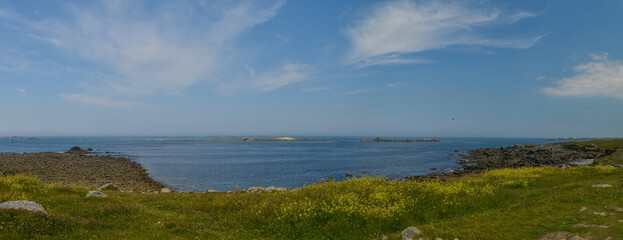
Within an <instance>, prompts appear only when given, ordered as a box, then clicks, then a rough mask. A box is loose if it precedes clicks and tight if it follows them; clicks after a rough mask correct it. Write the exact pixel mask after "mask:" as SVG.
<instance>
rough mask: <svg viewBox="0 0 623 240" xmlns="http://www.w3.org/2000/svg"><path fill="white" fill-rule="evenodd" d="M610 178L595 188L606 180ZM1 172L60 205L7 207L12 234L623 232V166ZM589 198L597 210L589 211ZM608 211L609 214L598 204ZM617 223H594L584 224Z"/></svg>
mask: <svg viewBox="0 0 623 240" xmlns="http://www.w3.org/2000/svg"><path fill="white" fill-rule="evenodd" d="M603 183H606V184H610V185H612V187H610V188H593V187H591V185H594V184H603ZM87 191H88V189H83V188H79V187H61V186H52V185H43V184H41V183H40V181H39V180H37V179H34V178H29V177H24V176H10V177H1V178H0V201H8V200H22V199H23V200H31V201H35V202H38V203H40V204H42V205H43V206H44V207H45V208H46V210H47V211H48V213H49V214H42V213H31V212H24V211H19V210H5V209H2V210H0V238H5V239H27V238H41V239H85V238H91V239H190V238H199V239H381V238H382V237H383V236H388V237H389V238H390V239H400V232H401V231H402V230H403V229H405V228H407V227H409V226H417V227H418V228H420V229H421V230H422V231H423V237H428V238H430V239H434V238H436V237H441V238H443V239H454V238H459V239H534V238H537V237H539V236H542V235H544V234H545V233H547V232H553V231H568V232H572V233H574V234H578V235H581V236H587V235H590V236H591V237H592V238H593V239H605V238H606V237H608V236H611V237H613V239H623V222H619V221H618V220H623V212H617V211H615V210H614V208H612V207H613V206H616V207H620V208H623V169H620V168H619V169H615V168H611V167H604V166H592V167H579V168H569V169H558V168H553V167H540V168H521V169H501V170H493V171H489V172H487V173H484V174H481V175H478V176H474V177H466V178H460V179H454V180H449V181H445V182H439V181H427V182H414V181H391V180H388V179H384V178H371V177H362V178H353V179H350V180H347V181H342V182H323V183H316V184H312V185H310V186H307V187H304V188H301V189H298V190H296V191H291V192H286V193H284V192H272V193H237V194H227V193H170V194H140V193H126V192H119V191H105V193H106V194H108V196H109V197H108V198H105V199H93V198H91V199H86V198H84V196H85V195H86V193H87ZM582 207H587V208H588V210H587V211H580V209H581V208H582ZM595 211H597V212H606V213H607V215H606V216H599V215H595V214H593V212H595ZM579 223H583V224H589V225H590V224H594V225H607V226H609V228H606V229H602V228H584V227H574V225H576V224H579Z"/></svg>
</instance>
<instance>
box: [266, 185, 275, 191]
mask: <svg viewBox="0 0 623 240" xmlns="http://www.w3.org/2000/svg"><path fill="white" fill-rule="evenodd" d="M275 189H277V188H276V187H275V186H270V187H267V188H266V189H264V191H266V192H272V191H275Z"/></svg>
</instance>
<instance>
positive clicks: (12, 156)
mask: <svg viewBox="0 0 623 240" xmlns="http://www.w3.org/2000/svg"><path fill="white" fill-rule="evenodd" d="M218 140H223V141H244V140H245V139H217V140H206V141H218ZM253 140H261V141H272V140H275V139H253ZM304 140H309V139H289V138H287V139H286V138H280V139H278V140H276V141H304ZM193 141H195V140H193ZM316 141H319V140H316ZM320 141H323V140H320ZM325 141H326V140H325ZM575 143H577V142H563V143H551V144H544V145H538V144H526V145H518V144H516V145H514V146H511V147H502V148H479V149H471V150H468V151H467V152H463V153H465V154H459V156H461V157H462V159H461V160H459V164H460V166H461V167H459V168H453V169H444V170H442V171H441V172H439V173H431V174H428V175H414V176H406V177H403V178H398V179H406V180H416V181H421V180H431V179H438V180H448V179H454V178H460V177H465V176H474V175H477V174H480V173H482V172H485V171H487V170H492V169H501V168H519V167H538V166H558V167H563V166H567V165H574V164H576V165H577V164H578V163H579V164H587V163H588V164H590V163H592V161H588V162H586V161H584V162H582V161H583V160H588V159H590V160H593V159H597V158H600V157H604V156H607V155H609V154H612V152H613V151H612V150H610V149H607V148H599V147H596V146H592V145H588V146H582V147H580V146H578V145H577V144H575ZM81 150H82V149H81ZM82 151H84V152H82ZM82 151H77V152H73V153H72V152H71V151H68V152H67V153H51V152H41V153H4V154H0V173H2V174H4V175H15V174H25V175H30V176H34V177H37V178H40V179H41V180H42V181H43V182H44V183H56V184H61V185H71V184H78V185H80V186H85V187H93V188H97V187H99V186H102V185H104V184H106V183H113V184H114V185H116V186H119V188H120V189H121V190H124V191H136V192H157V191H159V190H160V189H162V188H164V187H165V186H164V185H163V184H162V183H159V182H157V181H155V180H153V179H152V178H151V177H150V176H149V175H148V173H147V171H146V170H145V169H144V168H143V167H142V166H141V165H140V164H139V163H136V162H134V161H132V160H131V159H129V158H127V157H123V156H112V155H98V154H94V153H93V152H88V151H86V150H82ZM457 151H458V150H456V151H455V152H457ZM458 152H460V151H458ZM89 153H90V154H89ZM347 175H348V174H347ZM351 176H352V175H351ZM232 191H238V192H239V191H244V190H241V189H237V190H232ZM232 191H230V192H232Z"/></svg>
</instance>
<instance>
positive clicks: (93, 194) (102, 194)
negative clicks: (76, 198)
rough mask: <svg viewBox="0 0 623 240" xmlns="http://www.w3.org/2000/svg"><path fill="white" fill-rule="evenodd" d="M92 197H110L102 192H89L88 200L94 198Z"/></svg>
mask: <svg viewBox="0 0 623 240" xmlns="http://www.w3.org/2000/svg"><path fill="white" fill-rule="evenodd" d="M92 197H96V198H107V197H108V196H107V195H106V194H104V193H103V192H100V191H89V192H88V193H87V196H86V198H92Z"/></svg>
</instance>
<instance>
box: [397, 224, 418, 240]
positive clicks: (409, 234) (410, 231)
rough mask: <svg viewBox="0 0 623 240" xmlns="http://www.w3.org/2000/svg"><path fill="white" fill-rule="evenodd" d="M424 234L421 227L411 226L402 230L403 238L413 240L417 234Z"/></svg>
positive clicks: (403, 239)
mask: <svg viewBox="0 0 623 240" xmlns="http://www.w3.org/2000/svg"><path fill="white" fill-rule="evenodd" d="M420 234H422V231H420V229H418V228H416V227H414V226H411V227H408V228H406V229H405V230H403V231H402V240H413V239H414V238H415V236H417V235H420Z"/></svg>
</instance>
